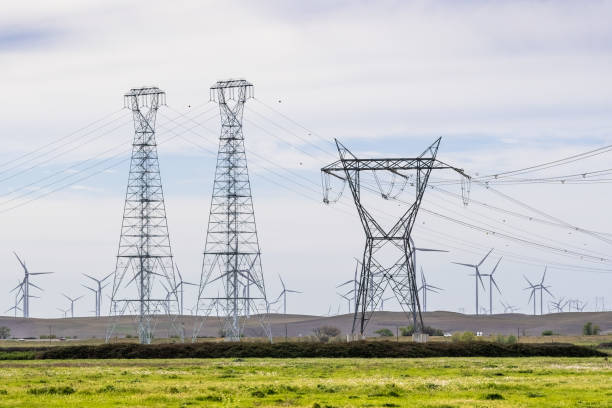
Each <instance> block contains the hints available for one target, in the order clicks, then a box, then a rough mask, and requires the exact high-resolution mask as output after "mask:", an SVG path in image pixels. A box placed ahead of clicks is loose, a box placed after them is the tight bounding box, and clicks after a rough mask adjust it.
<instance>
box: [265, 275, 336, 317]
mask: <svg viewBox="0 0 612 408" xmlns="http://www.w3.org/2000/svg"><path fill="white" fill-rule="evenodd" d="M278 278H279V279H280V281H281V285H282V286H283V290H282V292H281V293H280V294H279V295H278V298H276V300H277V301H278V300H279V299H280V298H281V296H282V297H283V314H284V315H285V316H286V315H287V293H302V292H300V291H297V290H293V289H287V288H286V287H285V282H283V278H282V277H281V276H280V274H279V275H278ZM330 307H331V306H330Z"/></svg>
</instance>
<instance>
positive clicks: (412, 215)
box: [321, 139, 464, 336]
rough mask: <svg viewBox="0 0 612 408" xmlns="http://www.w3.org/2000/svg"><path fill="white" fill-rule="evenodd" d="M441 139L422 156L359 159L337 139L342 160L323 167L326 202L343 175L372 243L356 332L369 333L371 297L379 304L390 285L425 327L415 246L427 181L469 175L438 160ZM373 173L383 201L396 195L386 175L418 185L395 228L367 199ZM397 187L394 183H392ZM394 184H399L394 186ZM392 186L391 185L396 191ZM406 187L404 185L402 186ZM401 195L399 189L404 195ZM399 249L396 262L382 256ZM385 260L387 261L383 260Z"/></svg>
mask: <svg viewBox="0 0 612 408" xmlns="http://www.w3.org/2000/svg"><path fill="white" fill-rule="evenodd" d="M440 140H441V139H437V140H436V141H435V142H434V143H433V144H432V145H430V146H429V147H428V148H427V149H425V151H424V152H423V153H422V154H421V155H420V156H418V157H410V158H372V159H360V158H357V157H356V156H355V155H354V154H353V153H351V151H349V149H347V148H346V147H345V146H344V145H343V144H342V143H340V142H339V141H338V140H336V147H337V149H338V154H339V156H340V160H338V161H336V162H334V163H331V164H329V165H328V166H325V167H323V168H322V169H321V172H322V176H323V190H324V191H323V202H325V203H329V202H330V201H329V192H330V191H331V189H330V183H331V178H332V177H334V178H335V179H341V180H343V181H344V182H348V185H349V188H350V191H351V194H352V197H353V200H354V202H355V207H356V208H357V212H358V214H359V218H360V221H361V224H362V227H363V229H364V232H365V236H366V244H365V248H364V252H363V261H362V269H361V276H360V278H359V286H358V292H357V297H356V302H355V314H354V317H353V327H352V333H353V334H355V333H356V331H358V333H359V334H360V335H361V336H363V335H365V330H366V326H367V324H368V321H369V320H370V319H371V317H372V313H373V310H375V309H376V308H375V307H373V308H370V309H371V310H368V309H369V306H370V303H371V301H370V300H369V299H368V298H369V297H370V296H371V297H372V299H374V304H377V303H378V302H379V301H380V299H382V298H383V297H384V292H385V290H386V289H387V288H389V289H391V290H392V291H393V293H394V295H395V297H396V298H397V300H398V302H399V304H400V306H401V307H402V309H403V310H404V311H405V312H406V313H407V314H408V315H409V316H410V317H411V320H412V322H413V327H414V328H415V333H422V331H423V317H422V316H421V305H420V303H419V296H418V290H417V289H418V288H417V283H416V265H415V263H414V260H415V255H414V252H415V248H414V246H413V243H412V241H411V239H410V238H411V233H412V228H413V227H414V224H415V220H416V216H417V213H418V210H419V207H420V204H421V200H422V199H423V195H424V193H425V190H426V188H427V182H428V180H429V176H430V174H431V172H432V171H433V170H434V169H436V170H438V169H451V170H455V171H457V172H458V173H460V174H462V175H464V173H463V171H462V170H461V169H458V168H455V167H451V166H449V165H447V164H445V163H442V162H440V161H438V160H436V155H437V153H438V147H439V146H440ZM366 173H367V175H373V177H374V178H375V180H376V181H377V184H378V186H379V190H380V195H381V197H382V199H384V200H388V199H394V198H396V197H397V196H393V194H391V191H389V189H386V190H385V191H383V188H382V187H381V186H382V185H383V184H381V183H380V180H379V175H380V176H388V177H392V178H393V181H395V178H396V177H398V178H399V179H400V180H401V181H403V182H404V186H405V185H406V183H407V182H408V181H410V183H411V185H412V186H414V193H415V198H414V200H413V201H412V203H408V208H407V209H406V211H405V212H404V213H403V214H401V215H400V216H399V218H398V219H397V221H396V222H395V224H394V225H393V226H391V227H390V228H383V227H382V226H381V223H380V222H379V220H377V219H376V218H375V217H374V216H373V215H372V213H370V212H369V211H368V209H366V207H365V201H362V199H361V198H362V197H361V193H362V187H363V188H368V186H367V184H366V183H363V182H362V177H363V176H365V175H366ZM389 185H391V186H393V185H394V183H389ZM392 188H393V187H392ZM392 188H391V189H392ZM402 190H403V188H402V189H401V190H400V193H401V191H402ZM398 194H399V193H398ZM383 247H384V251H382V252H386V251H387V250H388V251H390V252H389V254H390V255H391V252H392V253H394V255H391V256H393V257H394V258H395V259H396V261H395V262H393V261H391V262H392V263H391V264H389V261H388V259H387V257H383V256H381V253H380V250H381V249H383ZM383 260H384V263H383Z"/></svg>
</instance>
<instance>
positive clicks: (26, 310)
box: [11, 251, 53, 317]
mask: <svg viewBox="0 0 612 408" xmlns="http://www.w3.org/2000/svg"><path fill="white" fill-rule="evenodd" d="M13 253H14V254H15V257H16V258H17V260H18V261H19V263H20V264H21V267H22V268H23V275H24V276H23V280H22V281H21V283H20V284H19V285H18V286H17V287H15V288H14V289H13V290H11V292H12V291H14V290H16V289H18V288H20V291H23V300H22V303H23V307H22V309H23V317H30V298H33V297H38V296H33V295H30V286H33V287H35V288H36V289H40V290H42V288H40V287H38V286H36V285H35V284H33V283H32V282H30V276H33V275H48V274H50V273H53V272H30V271H29V270H28V267H27V266H26V264H25V262H24V261H22V260H21V258H19V255H17V253H16V252H14V251H13ZM17 293H19V291H18V292H17Z"/></svg>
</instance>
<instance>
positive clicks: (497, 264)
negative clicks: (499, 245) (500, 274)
mask: <svg viewBox="0 0 612 408" xmlns="http://www.w3.org/2000/svg"><path fill="white" fill-rule="evenodd" d="M502 258H503V257H500V258H499V261H497V263H496V264H495V267H494V268H493V270H492V271H491V276H493V274H494V273H495V271H496V270H497V267H498V266H499V263H500V262H501V260H502Z"/></svg>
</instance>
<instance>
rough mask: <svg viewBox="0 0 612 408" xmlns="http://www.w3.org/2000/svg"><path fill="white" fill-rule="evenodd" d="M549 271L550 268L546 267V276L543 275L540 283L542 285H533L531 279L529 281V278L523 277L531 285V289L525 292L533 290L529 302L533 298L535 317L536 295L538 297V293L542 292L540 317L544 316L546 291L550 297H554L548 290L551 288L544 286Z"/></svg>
mask: <svg viewBox="0 0 612 408" xmlns="http://www.w3.org/2000/svg"><path fill="white" fill-rule="evenodd" d="M547 269H548V267H544V274H543V275H542V280H541V281H540V283H536V284H535V285H534V284H533V283H531V281H530V280H529V279H527V277H526V276H525V275H523V277H524V278H525V280H526V281H527V283H529V287H527V288H525V290H527V289H531V294H530V295H529V301H531V298H532V297H533V314H534V316H535V314H536V295H537V291H538V290H540V315H542V314H543V311H544V300H543V299H544V291H546V293H548V294H549V295H550V296H552V297H554V296H553V294H552V293H550V291H549V290H548V288H549V287H550V286H544V279H545V278H546V270H547Z"/></svg>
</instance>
